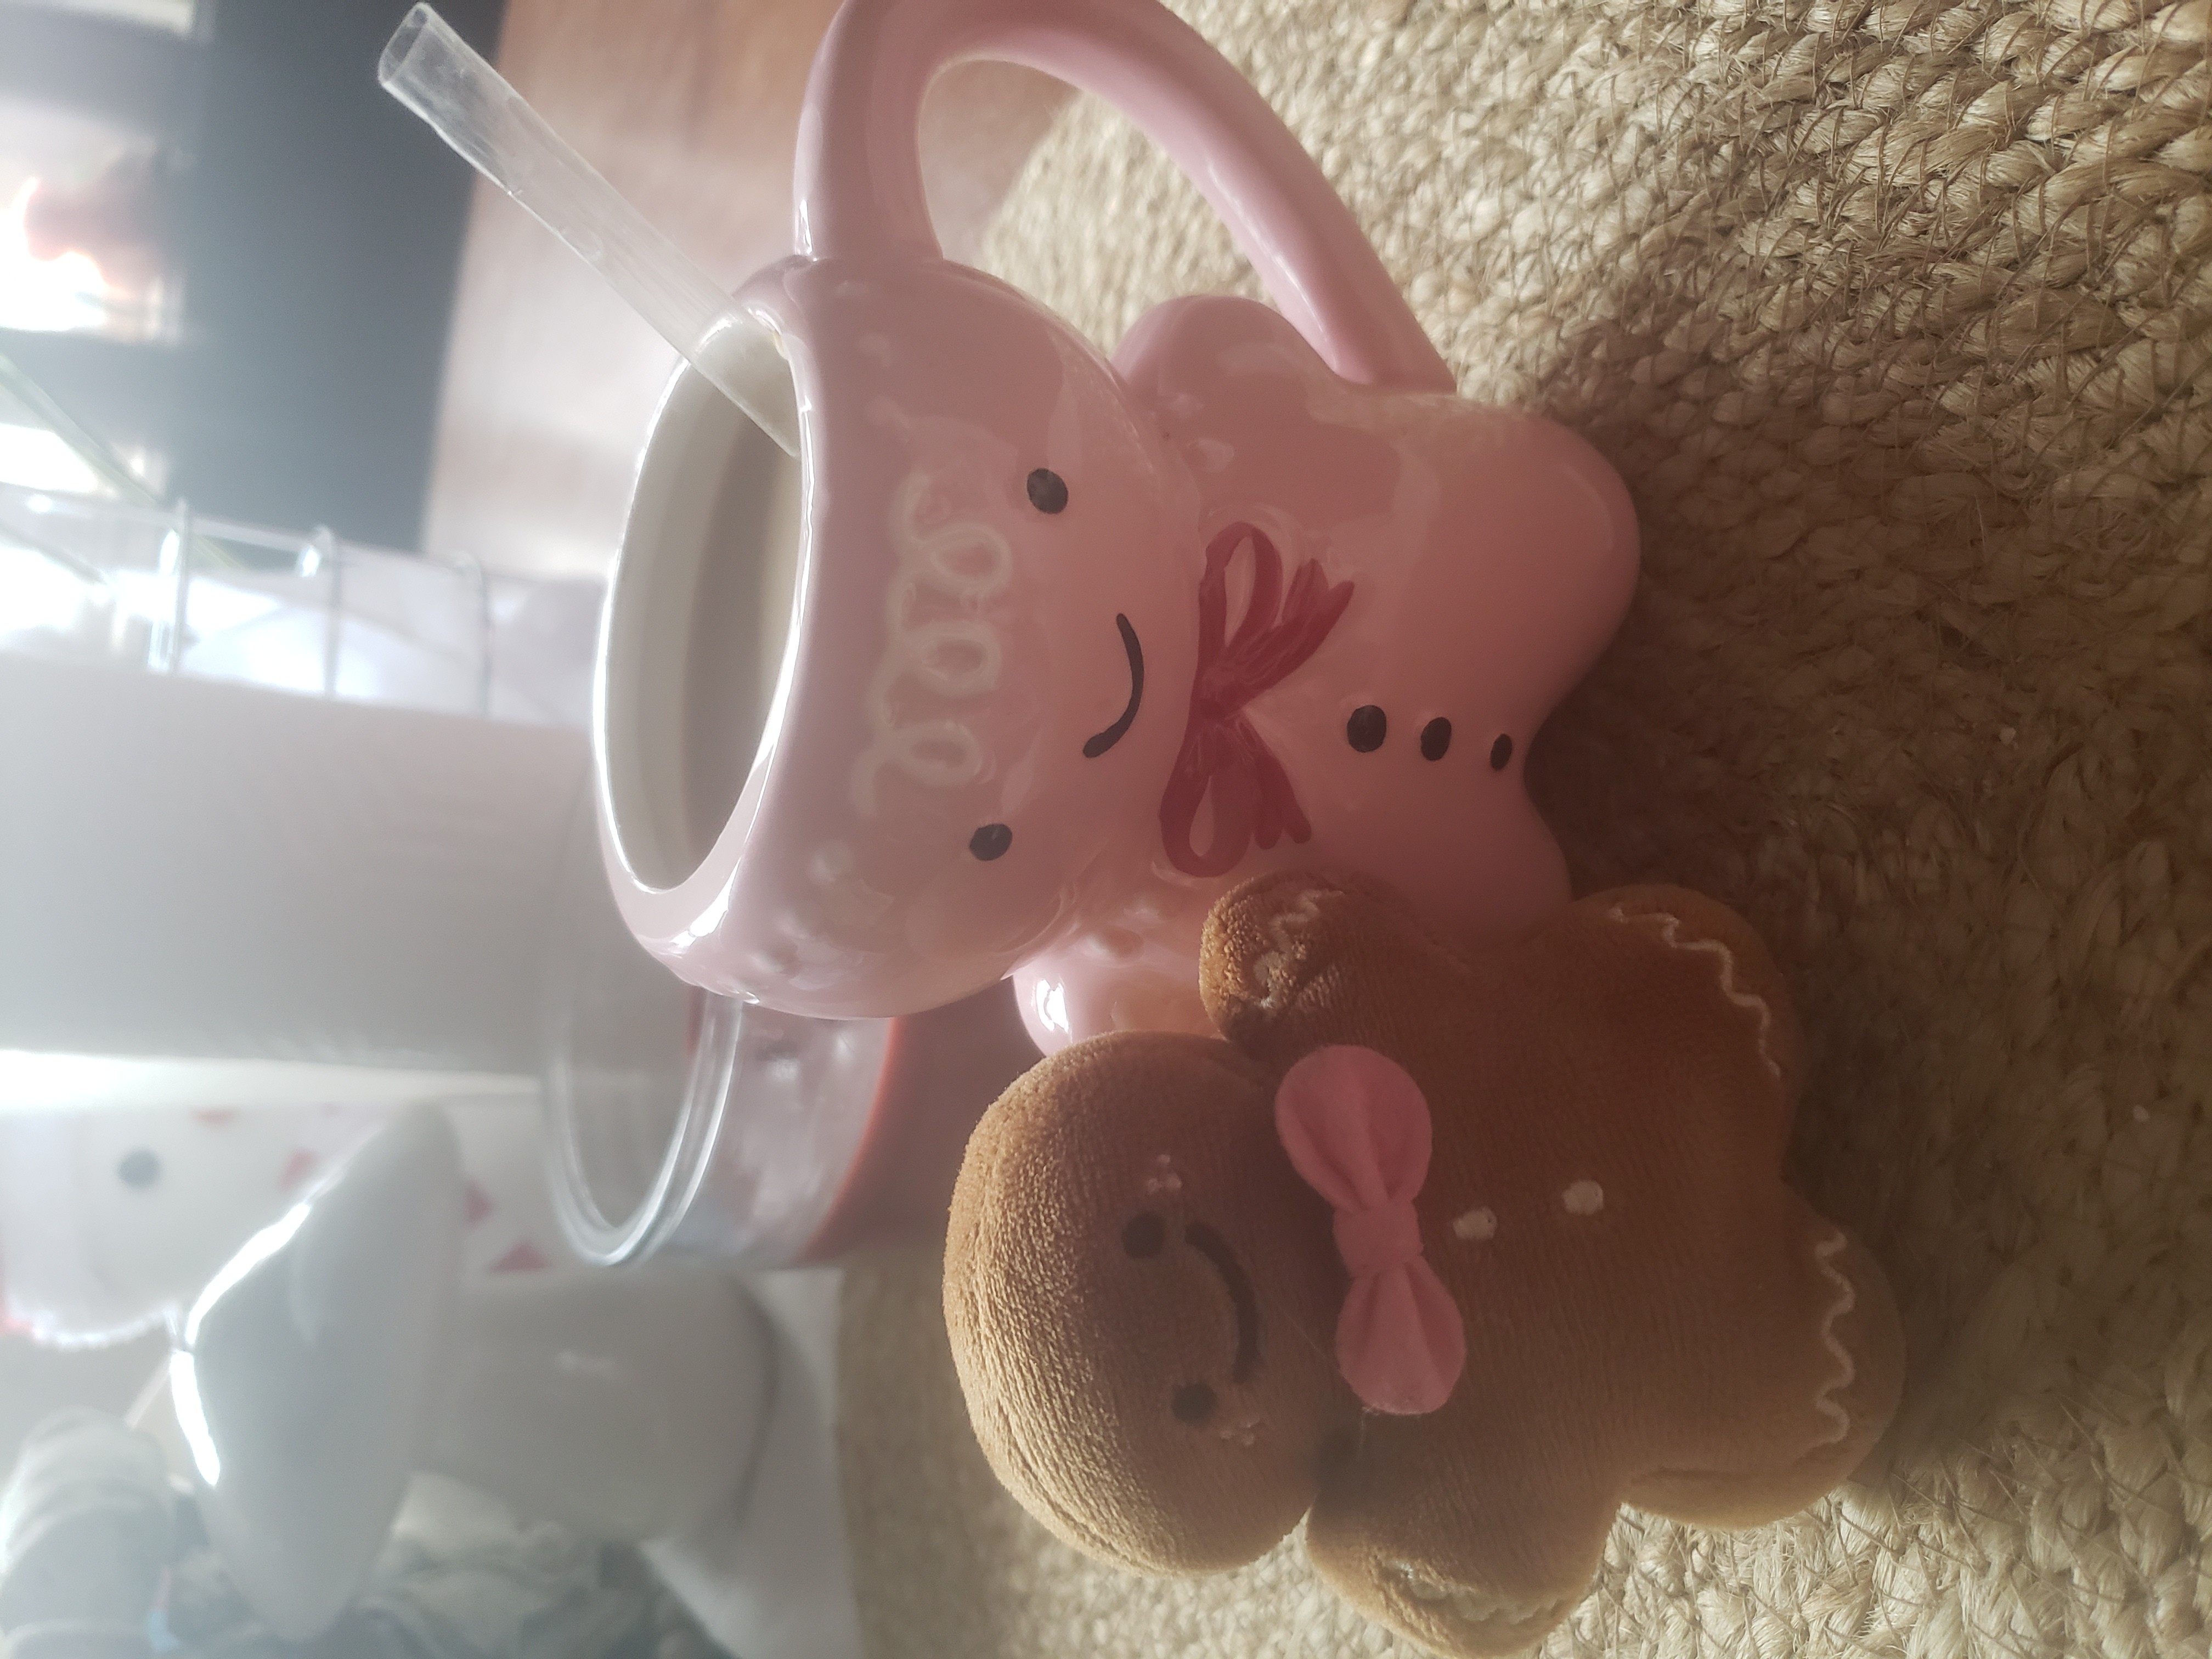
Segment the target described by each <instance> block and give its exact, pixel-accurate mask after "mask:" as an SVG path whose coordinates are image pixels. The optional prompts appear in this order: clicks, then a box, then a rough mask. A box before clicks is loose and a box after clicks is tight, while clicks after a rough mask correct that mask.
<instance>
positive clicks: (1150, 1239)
mask: <svg viewBox="0 0 2212 1659" xmlns="http://www.w3.org/2000/svg"><path fill="white" fill-rule="evenodd" d="M1167 1242H1168V1224H1167V1223H1166V1222H1164V1221H1163V1220H1161V1219H1160V1218H1159V1217H1158V1216H1156V1215H1154V1214H1153V1213H1152V1212H1151V1211H1150V1210H1146V1211H1145V1212H1143V1213H1142V1214H1141V1215H1133V1216H1131V1217H1130V1218H1129V1225H1127V1226H1126V1227H1124V1228H1122V1229H1121V1248H1122V1249H1124V1250H1126V1251H1127V1252H1128V1253H1129V1254H1130V1255H1134V1256H1146V1255H1158V1254H1159V1253H1160V1247H1161V1246H1163V1245H1164V1244H1165V1243H1167Z"/></svg>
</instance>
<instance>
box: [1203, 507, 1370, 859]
mask: <svg viewBox="0 0 2212 1659" xmlns="http://www.w3.org/2000/svg"><path fill="white" fill-rule="evenodd" d="M1244 547H1249V548H1250V549H1251V550H1252V603H1251V604H1250V605H1249V606H1247V607H1246V609H1245V611H1244V620H1243V622H1241V623H1238V624H1237V633H1236V635H1235V636H1234V637H1233V638H1231V639H1230V640H1228V641H1227V642H1226V643H1224V641H1223V637H1222V636H1223V635H1224V633H1225V630H1226V629H1227V627H1228V623H1229V562H1230V560H1231V559H1232V558H1234V557H1236V556H1237V550H1239V549H1240V548H1244ZM1351 603H1352V584H1351V583H1350V582H1339V583H1337V584H1336V585H1335V586H1330V585H1329V581H1328V577H1327V576H1326V575H1324V574H1322V568H1321V566H1320V565H1319V564H1317V563H1315V562H1311V561H1309V562H1307V563H1305V564H1304V565H1302V566H1300V567H1299V568H1298V574H1297V575H1296V576H1294V577H1292V578H1291V587H1290V592H1288V593H1287V594H1285V592H1283V559H1282V555H1280V554H1279V553H1278V552H1276V550H1275V544H1273V542H1271V541H1269V540H1268V539H1267V536H1266V534H1265V533H1264V532H1261V531H1260V530H1258V529H1256V528H1255V527H1254V526H1251V525H1249V524H1232V525H1231V526H1229V527H1228V528H1227V529H1225V530H1224V531H1223V532H1221V533H1220V534H1219V535H1218V536H1216V537H1215V538H1213V541H1212V545H1210V546H1209V547H1207V549H1206V570H1205V574H1203V575H1201V576H1200V578H1199V585H1198V672H1197V675H1196V676H1195V678H1193V680H1192V681H1191V687H1190V717H1189V719H1188V721H1187V722H1186V723H1185V725H1184V726H1183V732H1182V751H1181V752H1180V753H1178V754H1177V755H1176V763H1175V769H1174V770H1173V771H1172V772H1170V774H1169V775H1168V787H1167V790H1166V793H1164V794H1163V795H1162V796H1161V797H1160V836H1161V839H1162V840H1163V841H1164V842H1165V843H1166V846H1167V854H1168V861H1169V862H1170V863H1171V864H1173V865H1174V866H1175V867H1176V869H1178V870H1180V871H1182V872H1183V873H1184V874H1185V875H1188V876H1218V875H1222V874H1225V872H1228V871H1230V870H1231V869H1234V868H1235V867H1236V865H1237V860H1239V859H1241V858H1243V856H1244V853H1245V849H1246V848H1249V846H1250V845H1251V844H1252V843H1253V842H1255V841H1256V842H1259V844H1260V845H1261V847H1263V848H1267V847H1273V845H1274V844H1275V843H1276V842H1278V841H1279V840H1280V839H1281V838H1282V836H1284V835H1285V833H1286V832H1287V833H1288V835H1289V836H1290V838H1291V840H1292V841H1295V842H1304V841H1306V840H1308V839H1310V837H1311V836H1312V835H1313V826H1312V825H1311V824H1310V823H1308V822H1307V821H1306V815H1305V814H1304V812H1303V811H1300V810H1299V809H1298V798H1297V792H1296V791H1295V790H1293V789H1292V788H1291V780H1290V777H1289V775H1288V774H1286V773H1285V771H1284V770H1283V766H1282V763H1281V762H1280V761H1279V760H1277V759H1276V758H1275V755H1274V751H1273V750H1271V749H1269V748H1268V747H1267V739H1266V738H1262V737H1261V735H1260V734H1259V732H1257V731H1255V729H1254V728H1253V726H1252V722H1251V721H1250V720H1247V719H1246V718H1245V716H1244V705H1245V704H1246V703H1249V702H1251V701H1252V699H1253V698H1255V697H1256V696H1259V695H1260V694H1261V692H1262V691H1265V690H1267V689H1268V688H1269V687H1270V686H1273V685H1275V684H1279V683H1280V682H1281V681H1282V680H1283V679H1285V678H1287V677H1288V676H1289V675H1290V674H1291V671H1293V670H1295V669H1296V668H1297V667H1298V666H1299V665H1301V664H1302V663H1304V661H1305V659H1307V658H1309V657H1310V656H1311V655H1313V653H1315V652H1316V650H1318V649H1319V648H1320V647H1321V642H1322V641H1323V640H1325V639H1327V638H1328V631H1329V629H1332V628H1334V627H1335V626H1336V619H1337V618H1338V617H1340V616H1342V615H1343V614H1344V608H1345V606H1346V605H1349V604H1351ZM1209 789H1210V790H1211V791H1212V794H1213V836H1212V842H1211V844H1210V845H1209V846H1208V847H1207V848H1206V850H1205V851H1204V852H1203V853H1201V852H1200V851H1199V850H1198V849H1197V848H1195V847H1194V846H1193V845H1192V844H1191V830H1192V829H1193V827H1194V825H1195V824H1196V823H1197V821H1198V809H1199V807H1200V805H1202V804H1203V803H1204V802H1205V800H1206V793H1207V791H1208V790H1209Z"/></svg>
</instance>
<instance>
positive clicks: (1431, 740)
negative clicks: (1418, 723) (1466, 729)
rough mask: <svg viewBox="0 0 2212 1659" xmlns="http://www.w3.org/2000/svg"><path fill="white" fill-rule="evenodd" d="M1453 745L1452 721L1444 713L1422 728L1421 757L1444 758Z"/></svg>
mask: <svg viewBox="0 0 2212 1659" xmlns="http://www.w3.org/2000/svg"><path fill="white" fill-rule="evenodd" d="M1450 747H1451V722H1450V721H1449V720H1446V719H1445V718H1444V717H1443V715H1442V714H1439V715H1437V717H1436V719H1434V720H1431V721H1430V722H1429V723H1428V724H1427V725H1426V726H1423V727H1422V728H1421V758H1422V759H1423V760H1442V759H1443V757H1444V750H1447V749H1449V748H1450Z"/></svg>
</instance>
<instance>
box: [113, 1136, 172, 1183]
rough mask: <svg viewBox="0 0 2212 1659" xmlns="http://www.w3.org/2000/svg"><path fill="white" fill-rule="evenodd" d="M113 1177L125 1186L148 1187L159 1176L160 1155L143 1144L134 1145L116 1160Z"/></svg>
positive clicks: (157, 1179)
mask: <svg viewBox="0 0 2212 1659" xmlns="http://www.w3.org/2000/svg"><path fill="white" fill-rule="evenodd" d="M115 1178H116V1179H117V1180H118V1181H119V1182H122V1183H123V1184H124V1185H125V1186H126V1187H137V1188H142V1189H143V1188H147V1187H150V1186H152V1185H153V1184H154V1183H155V1182H157V1181H159V1180H160V1179H161V1157H160V1155H159V1154H158V1153H155V1152H148V1151H147V1150H146V1148H144V1147H143V1146H138V1147H134V1148H132V1149H131V1151H130V1152H125V1153H124V1154H123V1156H122V1158H120V1159H119V1160H118V1162H117V1164H116V1165H115Z"/></svg>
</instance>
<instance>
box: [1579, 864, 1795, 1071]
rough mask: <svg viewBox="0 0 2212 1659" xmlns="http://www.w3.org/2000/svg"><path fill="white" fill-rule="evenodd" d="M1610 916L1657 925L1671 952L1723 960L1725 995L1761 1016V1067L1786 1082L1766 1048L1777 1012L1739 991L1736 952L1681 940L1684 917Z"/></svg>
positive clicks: (1616, 912) (1657, 913)
mask: <svg viewBox="0 0 2212 1659" xmlns="http://www.w3.org/2000/svg"><path fill="white" fill-rule="evenodd" d="M1606 914H1607V915H1609V916H1611V917H1612V919H1613V921H1656V922H1657V923H1658V924H1659V936H1660V938H1661V939H1663V940H1665V942H1666V944H1667V945H1668V948H1669V949H1670V950H1675V951H1706V952H1709V953H1710V954H1711V955H1713V956H1717V957H1719V958H1720V959H1721V994H1722V995H1723V996H1724V997H1726V998H1727V999H1728V1000H1729V1001H1730V1002H1732V1003H1734V1004H1735V1006H1737V1007H1739V1008H1748V1009H1750V1010H1751V1011H1752V1012H1753V1013H1755V1014H1757V1015H1758V1016H1759V1063H1760V1064H1761V1065H1763V1066H1765V1067H1766V1074H1767V1075H1768V1076H1769V1077H1771V1078H1772V1079H1774V1080H1775V1081H1776V1082H1777V1083H1779V1082H1781V1081H1782V1066H1781V1065H1780V1063H1779V1062H1778V1061H1777V1060H1776V1059H1775V1058H1774V1055H1773V1054H1772V1052H1771V1050H1770V1049H1769V1048H1767V1044H1766V1037H1767V1033H1768V1032H1770V1031H1771V1030H1773V1029H1774V1010H1773V1009H1771V1008H1770V1007H1768V1006H1766V999H1765V997H1761V996H1755V995H1753V994H1752V993H1751V992H1749V991H1742V990H1738V989H1737V988H1736V982H1735V952H1734V951H1730V950H1729V948H1728V946H1727V945H1723V944H1722V943H1721V942H1720V941H1719V940H1718V939H1683V938H1681V937H1680V931H1679V930H1680V927H1681V925H1682V919H1681V918H1680V916H1670V915H1668V914H1667V913H1666V912H1665V911H1663V910H1643V911H1638V913H1637V914H1635V915H1630V914H1629V913H1628V912H1627V911H1626V910H1624V909H1622V908H1620V906H1619V905H1618V904H1616V905H1614V906H1613V908H1612V909H1611V910H1609V911H1607V913H1606Z"/></svg>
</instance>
